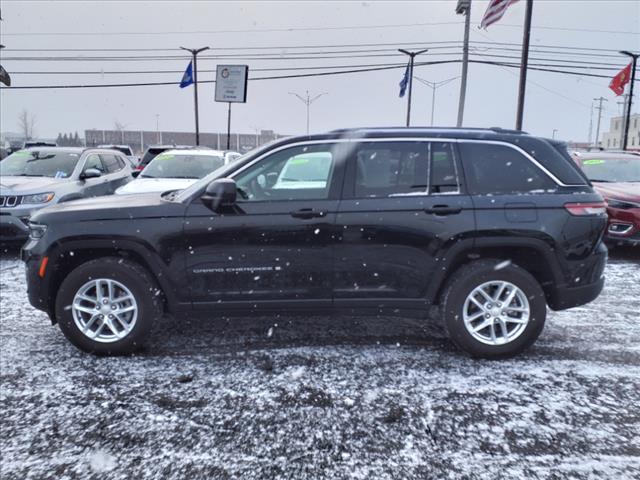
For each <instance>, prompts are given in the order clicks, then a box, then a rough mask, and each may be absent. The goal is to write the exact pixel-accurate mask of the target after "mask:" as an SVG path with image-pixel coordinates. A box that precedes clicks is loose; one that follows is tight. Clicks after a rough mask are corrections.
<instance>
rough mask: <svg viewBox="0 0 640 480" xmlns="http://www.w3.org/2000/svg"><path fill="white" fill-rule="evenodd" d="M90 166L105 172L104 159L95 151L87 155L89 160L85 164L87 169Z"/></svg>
mask: <svg viewBox="0 0 640 480" xmlns="http://www.w3.org/2000/svg"><path fill="white" fill-rule="evenodd" d="M89 168H95V169H96V170H99V171H100V172H102V173H104V167H103V165H102V161H101V160H100V157H99V156H98V155H96V154H95V153H94V154H91V155H89V156H88V157H87V161H86V162H85V164H84V169H85V171H86V170H88V169H89Z"/></svg>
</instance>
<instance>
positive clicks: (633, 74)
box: [620, 50, 640, 150]
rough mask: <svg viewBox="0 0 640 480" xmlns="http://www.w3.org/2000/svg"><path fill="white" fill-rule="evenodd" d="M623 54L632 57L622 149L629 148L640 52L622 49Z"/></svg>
mask: <svg viewBox="0 0 640 480" xmlns="http://www.w3.org/2000/svg"><path fill="white" fill-rule="evenodd" d="M620 53H621V54H623V55H626V56H627V57H631V83H630V86H629V101H628V102H627V112H626V114H625V128H624V137H623V138H624V140H623V143H622V150H626V149H627V142H628V141H629V123H631V104H632V103H633V84H634V83H635V81H636V64H637V63H638V57H640V54H637V53H631V52H629V51H627V50H621V51H620Z"/></svg>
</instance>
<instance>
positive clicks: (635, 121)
mask: <svg viewBox="0 0 640 480" xmlns="http://www.w3.org/2000/svg"><path fill="white" fill-rule="evenodd" d="M624 119H625V117H623V116H621V117H613V118H612V119H611V125H610V127H609V128H610V129H609V131H608V132H604V133H603V134H602V140H601V141H600V145H601V146H602V148H604V149H607V150H619V149H621V148H622V143H623V135H624ZM627 149H629V150H640V113H634V114H633V115H631V118H630V119H629V138H628V141H627Z"/></svg>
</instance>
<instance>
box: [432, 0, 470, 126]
mask: <svg viewBox="0 0 640 480" xmlns="http://www.w3.org/2000/svg"><path fill="white" fill-rule="evenodd" d="M456 13H457V14H458V15H464V43H463V44H462V80H461V81H460V100H458V120H457V122H456V126H457V127H461V126H462V119H463V117H464V102H465V97H466V95H467V71H468V68H469V27H470V25H471V0H458V5H457V6H456ZM432 123H433V120H432Z"/></svg>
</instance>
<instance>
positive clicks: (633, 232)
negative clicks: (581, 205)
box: [574, 152, 640, 245]
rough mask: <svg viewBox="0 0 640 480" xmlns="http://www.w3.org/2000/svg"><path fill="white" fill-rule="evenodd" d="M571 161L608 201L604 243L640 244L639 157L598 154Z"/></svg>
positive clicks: (607, 153) (580, 154)
mask: <svg viewBox="0 0 640 480" xmlns="http://www.w3.org/2000/svg"><path fill="white" fill-rule="evenodd" d="M574 158H575V160H576V162H578V165H580V166H581V167H582V169H583V170H584V172H585V174H586V175H587V177H588V178H589V180H591V182H592V183H593V186H594V187H595V189H596V191H597V192H598V193H600V195H602V196H603V197H604V199H605V201H606V202H607V213H608V215H609V225H608V227H607V235H606V237H605V238H606V240H607V242H609V243H610V245H640V156H638V155H637V154H632V153H611V152H599V153H579V154H575V155H574Z"/></svg>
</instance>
